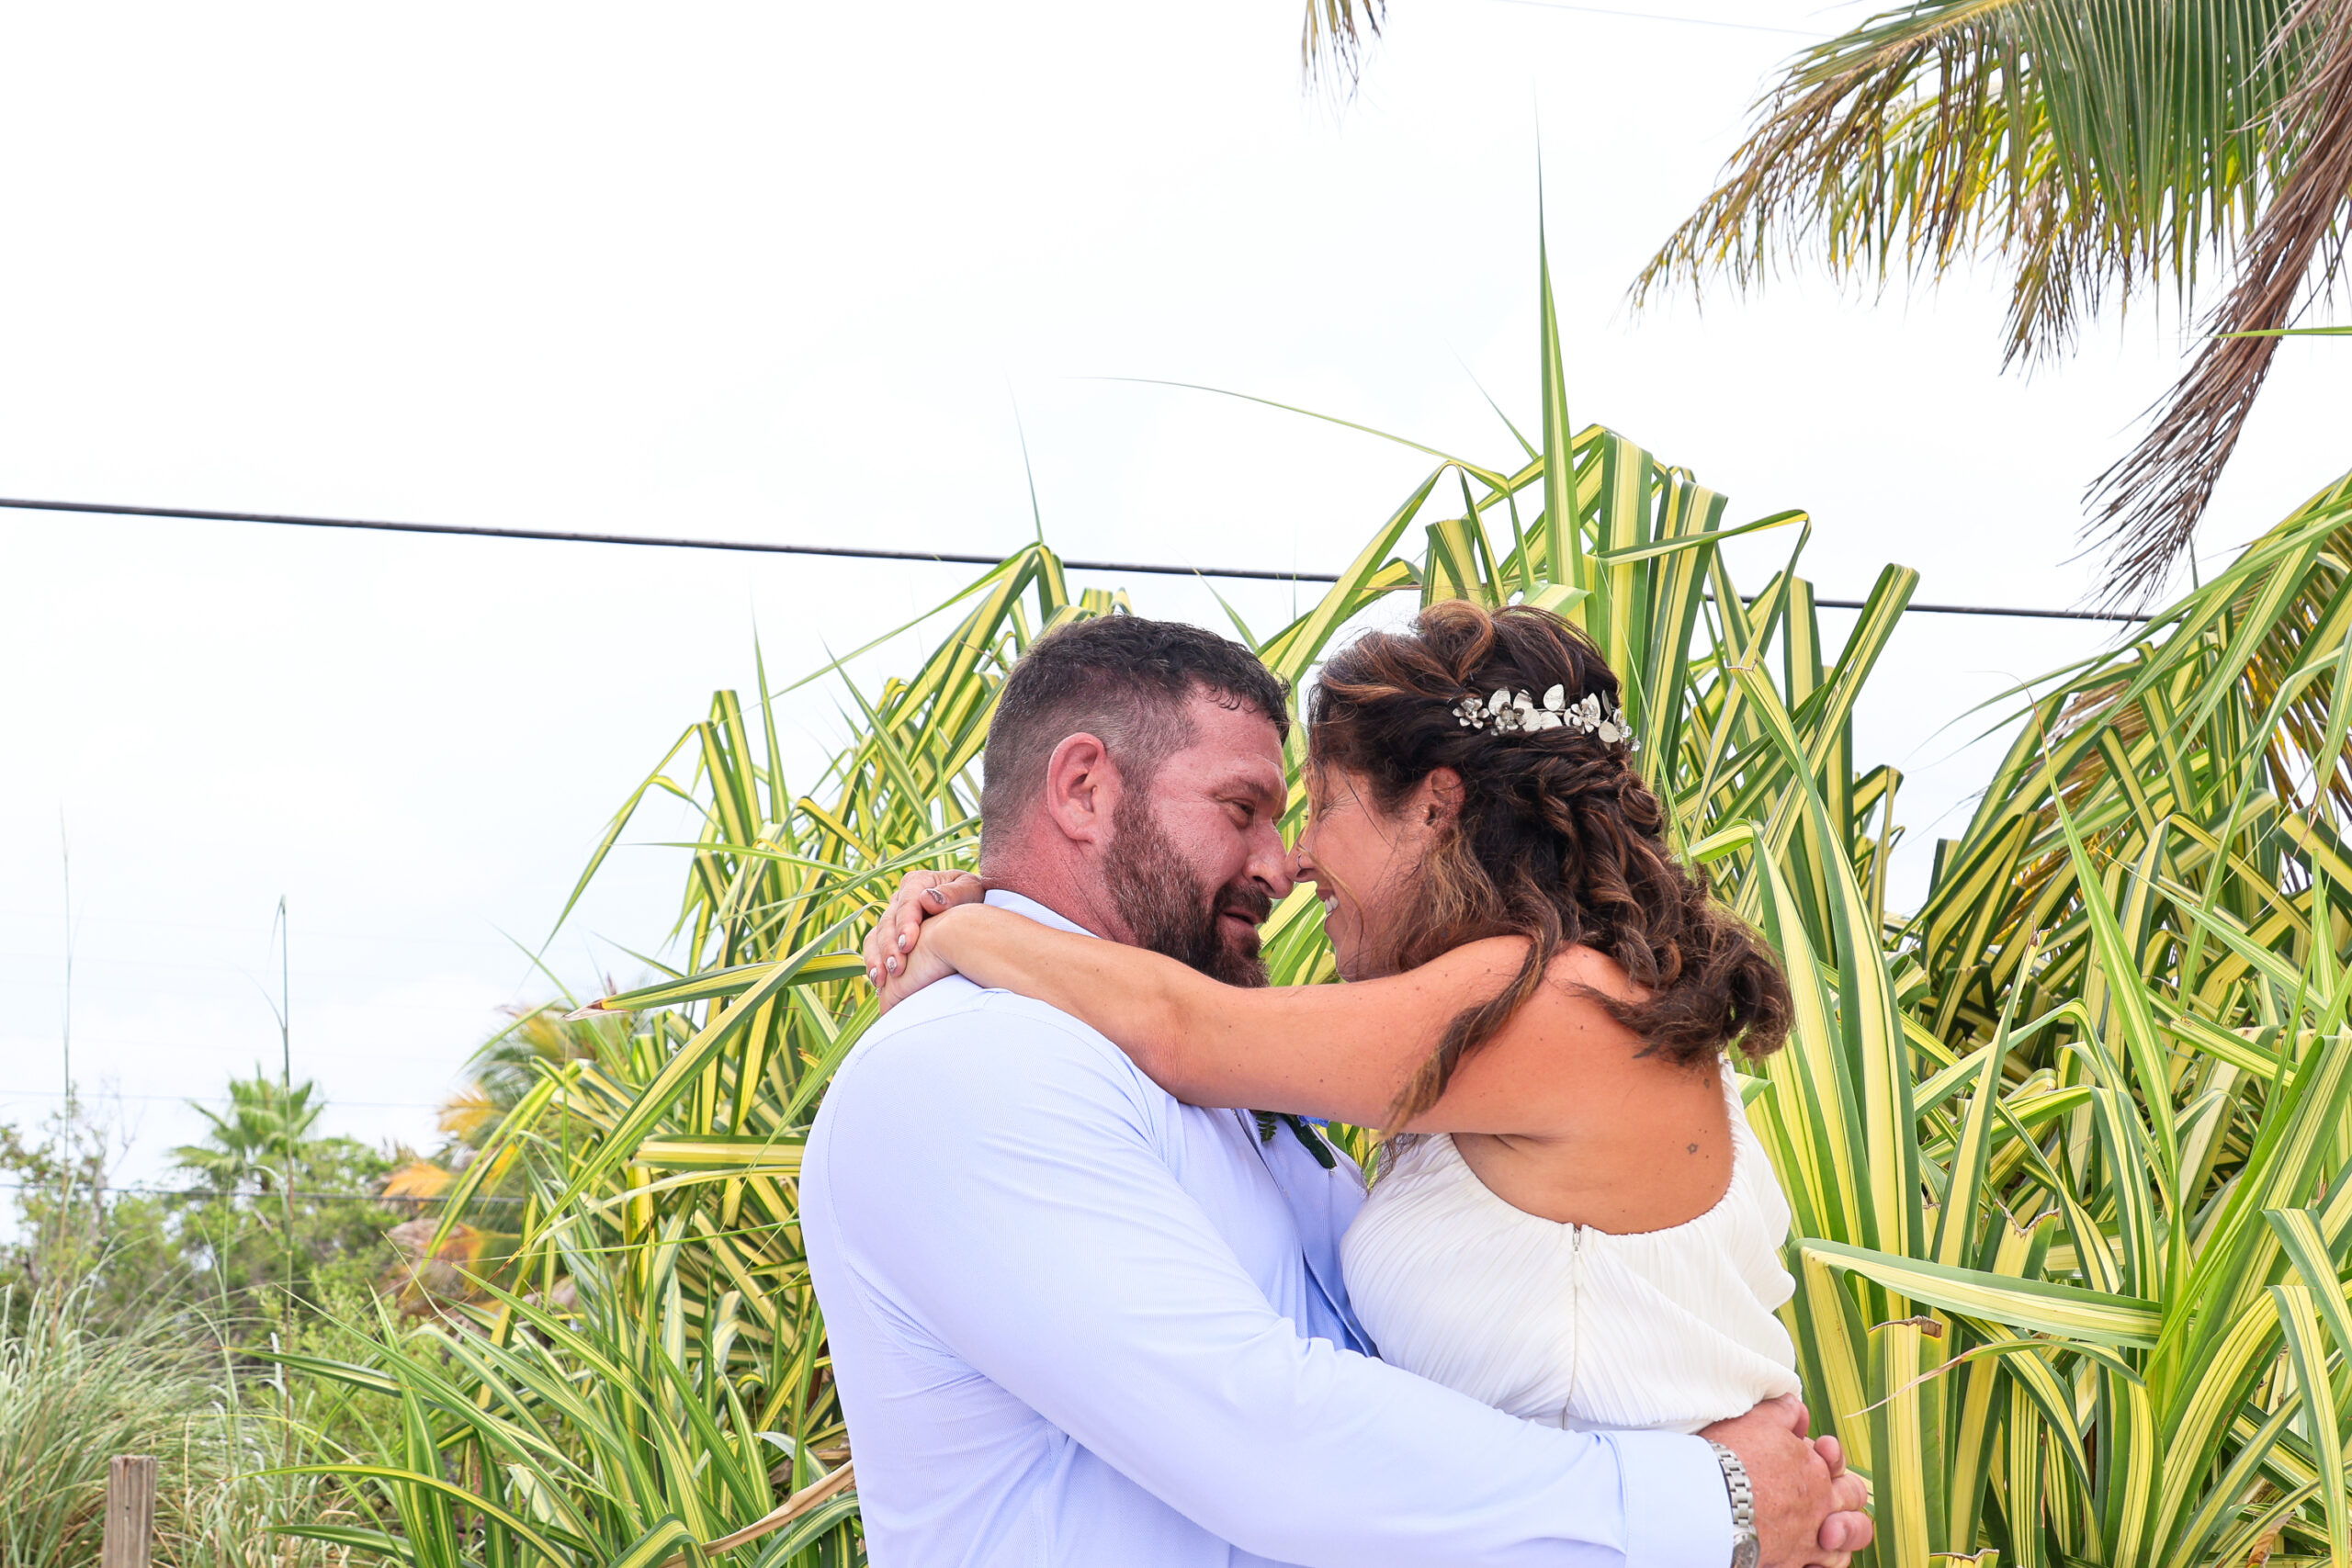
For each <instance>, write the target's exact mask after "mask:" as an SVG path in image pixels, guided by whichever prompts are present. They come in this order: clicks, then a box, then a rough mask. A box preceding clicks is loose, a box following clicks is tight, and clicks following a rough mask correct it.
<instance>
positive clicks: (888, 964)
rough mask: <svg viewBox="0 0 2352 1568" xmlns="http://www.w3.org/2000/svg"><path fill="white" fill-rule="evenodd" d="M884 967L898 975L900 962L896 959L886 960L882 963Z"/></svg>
mask: <svg viewBox="0 0 2352 1568" xmlns="http://www.w3.org/2000/svg"><path fill="white" fill-rule="evenodd" d="M882 967H883V968H885V969H888V971H889V972H890V973H891V974H893V975H896V974H897V973H898V972H899V961H898V960H897V959H895V958H886V959H884V960H883V961H882Z"/></svg>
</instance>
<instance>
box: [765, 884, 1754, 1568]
mask: <svg viewBox="0 0 2352 1568" xmlns="http://www.w3.org/2000/svg"><path fill="white" fill-rule="evenodd" d="M989 902H990V903H992V904H997V905H1001V906H1003V907H1005V908H1012V909H1017V910H1019V911H1020V912H1021V913H1023V914H1025V915H1028V916H1030V917H1031V918H1032V919H1038V920H1042V921H1045V922H1046V923H1047V924H1050V925H1054V926H1057V927H1060V928H1061V929H1063V930H1066V931H1077V930H1078V929H1079V928H1078V927H1076V926H1074V925H1072V924H1070V922H1069V921H1068V920H1066V919H1061V918H1060V917H1059V916H1057V915H1056V914H1054V913H1053V912H1052V911H1051V910H1049V909H1047V908H1045V907H1044V906H1042V905H1040V904H1037V903H1035V902H1034V901H1033V900H1030V899H1027V898H1023V897H1020V896H1018V895H1016V894H1008V893H991V894H990V895H989ZM1362 1201H1363V1183H1362V1179H1361V1178H1360V1177H1359V1176H1358V1175H1357V1173H1356V1171H1355V1170H1354V1168H1352V1167H1351V1166H1349V1165H1348V1164H1346V1163H1345V1161H1344V1160H1343V1161H1342V1162H1341V1164H1340V1168H1339V1169H1338V1170H1336V1171H1325V1170H1323V1169H1322V1168H1319V1167H1318V1166H1317V1164H1316V1163H1315V1162H1314V1160H1313V1159H1312V1158H1311V1157H1310V1156H1308V1154H1307V1152H1306V1149H1305V1148H1303V1147H1302V1146H1301V1145H1299V1143H1298V1141H1297V1140H1296V1139H1295V1138H1294V1137H1292V1136H1291V1134H1290V1133H1289V1132H1288V1131H1287V1130H1286V1129H1285V1130H1283V1131H1282V1132H1279V1133H1277V1134H1276V1135H1275V1136H1274V1138H1273V1140H1272V1142H1271V1143H1264V1142H1261V1141H1260V1139H1259V1137H1258V1134H1257V1131H1256V1129H1255V1127H1254V1126H1253V1125H1252V1124H1251V1120H1250V1116H1249V1114H1248V1113H1247V1112H1246V1111H1204V1110H1201V1109H1199V1108H1197V1107H1193V1106H1187V1105H1183V1104H1180V1103H1179V1102H1178V1101H1177V1100H1174V1099H1173V1098H1171V1097H1170V1095H1168V1094H1167V1093H1166V1092H1165V1091H1164V1090H1162V1089H1160V1088H1159V1086H1158V1085H1156V1084H1154V1083H1153V1082H1152V1081H1151V1080H1150V1079H1149V1078H1148V1077H1144V1075H1143V1074H1142V1073H1140V1072H1138V1071H1137V1070H1136V1067H1135V1065H1134V1064H1133V1063H1131V1062H1130V1061H1128V1060H1127V1058H1126V1056H1125V1055H1124V1054H1123V1053H1121V1052H1120V1050H1119V1049H1118V1048H1117V1047H1116V1046H1114V1045H1113V1044H1112V1043H1110V1041H1108V1040H1107V1039H1105V1038H1104V1037H1103V1035H1101V1034H1099V1033H1097V1032H1095V1031H1094V1030H1092V1029H1090V1028H1088V1027H1087V1026H1086V1025H1085V1024H1083V1023H1080V1021H1077V1020H1076V1019H1074V1018H1072V1017H1070V1016H1069V1014H1067V1013H1064V1012H1059V1011H1057V1010H1054V1009H1052V1008H1049V1007H1046V1006H1045V1005H1044V1004H1043V1003H1040V1002H1035V1001H1032V1000H1030V999H1028V998H1023V997H1017V996H1013V995H1012V994H1011V993H1009V992H1005V991H987V990H982V989H981V988H979V987H977V986H975V985H973V984H971V983H970V982H969V981H967V980H965V979H963V978H962V977H961V976H957V977H956V978H952V979H949V980H944V981H942V982H940V983H939V984H937V985H934V986H932V987H930V988H928V989H927V990H924V991H923V992H922V993H921V994H920V995H918V996H916V997H915V998H912V999H911V1000H910V1001H908V1002H906V1003H905V1004H903V1005H901V1006H900V1007H899V1008H896V1009H894V1010H892V1011H891V1013H890V1015H889V1016H888V1018H887V1019H885V1020H883V1021H881V1022H880V1023H878V1024H876V1026H875V1027H874V1028H873V1029H872V1030H871V1031H869V1032H867V1034H866V1036H865V1039H863V1040H861V1041H860V1042H859V1043H858V1044H857V1046H856V1048H855V1049H854V1050H853V1051H852V1052H851V1053H850V1055H849V1059H848V1060H847V1061H846V1062H844V1063H843V1064H842V1067H841V1069H840V1071H839V1073H838V1075H837V1076H836V1077H835V1078H834V1080H833V1083H832V1086H831V1089H829V1091H828V1092H827V1095H826V1098H825V1104H824V1108H823V1110H822V1111H821V1112H820V1114H819V1116H818V1118H817V1124H816V1126H815V1128H814V1129H813V1130H812V1132H811V1134H810V1136H809V1146H808V1149H807V1151H806V1156H805V1159H804V1163H803V1166H802V1175H801V1203H802V1210H801V1228H802V1233H803V1235H804V1236H805V1238H806V1241H807V1245H808V1248H809V1269H810V1271H811V1273H812V1274H813V1276H814V1278H815V1280H816V1286H817V1294H818V1298H819V1300H820V1303H822V1305H823V1307H824V1311H825V1324H826V1328H827V1332H828V1333H829V1335H830V1336H831V1345H832V1357H833V1371H834V1375H835V1377H836V1378H837V1379H838V1381H839V1383H840V1388H841V1396H842V1409H843V1410H844V1411H845V1412H846V1413H847V1416H848V1418H849V1430H850V1441H851V1446H852V1449H853V1450H854V1453H855V1456H856V1460H857V1480H858V1495H859V1499H860V1501H861V1503H862V1505H863V1507H864V1512H865V1532H866V1540H867V1545H868V1549H869V1551H870V1553H871V1556H872V1560H873V1562H874V1563H875V1564H876V1568H982V1565H986V1568H1000V1565H1012V1564H1020V1565H1023V1568H1030V1565H1040V1568H1042V1565H1047V1564H1051V1565H1055V1568H1210V1565H1212V1564H1215V1565H1217V1568H1232V1565H1238V1564H1259V1563H1292V1564H1306V1565H1319V1564H1329V1565H1331V1568H1341V1565H1343V1564H1344V1565H1346V1568H1376V1565H1383V1564H1395V1565H1397V1568H1408V1565H1409V1568H1419V1565H1423V1564H1427V1565H1429V1568H1439V1565H1442V1568H1505V1565H1513V1568H1516V1565H1521V1564H1525V1565H1530V1568H1532V1565H1534V1564H1603V1563H1607V1564H1614V1563H1621V1562H1622V1563H1630V1564H1633V1565H1634V1568H1724V1565H1725V1564H1727V1563H1728V1562H1730V1561H1731V1510H1730V1505H1729V1502H1728V1501H1727V1499H1726V1497H1725V1495H1724V1483H1723V1476H1722V1473H1721V1472H1720V1471H1719V1470H1718V1468H1717V1466H1716V1464H1715V1461H1714V1459H1713V1454H1712V1453H1711V1452H1710V1450H1708V1448H1707V1446H1706V1445H1705V1444H1704V1443H1703V1442H1702V1441H1700V1440H1699V1439H1698V1438H1689V1437H1682V1436H1679V1435H1674V1434H1668V1433H1654V1432H1618V1433H1600V1434H1595V1433H1582V1432H1568V1431H1562V1430H1559V1429H1557V1428H1555V1427H1539V1426H1535V1425H1532V1424H1530V1423H1527V1422H1523V1421H1520V1420H1517V1419H1515V1418H1513V1417H1511V1416H1505V1415H1503V1414H1502V1413H1501V1412H1499V1411H1497V1410H1494V1409H1491V1408H1489V1407H1488V1406H1487V1405H1484V1404H1478V1403H1476V1401H1474V1400H1471V1399H1468V1398H1466V1397H1464V1396H1463V1395H1461V1394H1458V1393H1453V1391H1452V1390H1450V1389H1445V1388H1441V1387H1439V1386H1438V1385H1437V1384H1435V1383H1432V1382H1425V1381H1423V1380H1422V1379H1420V1378H1417V1377H1414V1376H1413V1375H1411V1374H1410V1373H1408V1372H1405V1371H1399V1370H1398V1369H1397V1368H1395V1367H1390V1366H1386V1365H1385V1364H1383V1363H1382V1362H1380V1361H1378V1360H1376V1359H1374V1358H1373V1357H1372V1356H1371V1355H1370V1354H1368V1353H1367V1352H1368V1351H1369V1350H1370V1346H1369V1345H1368V1344H1367V1343H1366V1342H1365V1340H1364V1338H1363V1334H1362V1331H1361V1330H1360V1329H1359V1328H1358V1327H1357V1325H1355V1323H1354V1320H1353V1317H1352V1315H1351V1314H1350V1312H1349V1310H1348V1305H1347V1293H1346V1289H1345V1287H1344V1285H1343V1283H1342V1281H1341V1280H1340V1264H1339V1242H1340V1235H1341V1234H1342V1233H1343V1232H1345V1230H1346V1229H1347V1225H1348V1222H1349V1221H1350V1220H1351V1218H1352V1217H1353V1216H1354V1214H1355V1211H1356V1208H1357V1206H1358V1205H1359V1204H1360V1203H1361V1202H1362Z"/></svg>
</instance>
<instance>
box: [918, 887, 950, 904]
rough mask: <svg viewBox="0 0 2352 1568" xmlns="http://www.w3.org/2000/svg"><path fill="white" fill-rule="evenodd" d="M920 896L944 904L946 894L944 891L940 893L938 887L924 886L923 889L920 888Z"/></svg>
mask: <svg viewBox="0 0 2352 1568" xmlns="http://www.w3.org/2000/svg"><path fill="white" fill-rule="evenodd" d="M922 896H923V897H926V898H928V899H930V900H931V901H932V902H933V903H934V904H944V903H946V902H947V895H946V894H944V893H942V892H941V891H940V890H939V889H938V888H936V887H926V888H924V889H923V890H922Z"/></svg>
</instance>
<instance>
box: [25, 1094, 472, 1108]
mask: <svg viewBox="0 0 2352 1568" xmlns="http://www.w3.org/2000/svg"><path fill="white" fill-rule="evenodd" d="M65 1098H66V1097H65V1095H64V1094H63V1093H62V1092H61V1091H59V1090H57V1089H0V1100H63V1099H65ZM74 1098H75V1099H78V1100H152V1101H154V1102H156V1103H158V1104H161V1103H164V1102H165V1101H169V1102H170V1103H172V1104H174V1105H232V1104H234V1103H235V1101H233V1100H231V1099H230V1098H229V1097H228V1096H226V1095H221V1094H117V1093H109V1092H107V1091H105V1090H97V1091H94V1092H92V1093H89V1094H79V1095H76V1096H74ZM328 1103H329V1104H332V1105H334V1106H335V1107H337V1108H339V1109H342V1110H347V1111H438V1110H440V1109H441V1108H440V1107H439V1106H437V1105H426V1104H424V1103H422V1102H420V1101H417V1100H330V1101H328Z"/></svg>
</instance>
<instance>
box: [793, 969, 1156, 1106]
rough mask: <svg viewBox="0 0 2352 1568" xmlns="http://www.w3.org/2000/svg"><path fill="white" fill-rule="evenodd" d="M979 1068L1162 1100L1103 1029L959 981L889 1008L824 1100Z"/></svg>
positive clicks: (1030, 1000) (996, 1073)
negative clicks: (1078, 1081) (1107, 1085)
mask: <svg viewBox="0 0 2352 1568" xmlns="http://www.w3.org/2000/svg"><path fill="white" fill-rule="evenodd" d="M975 1069H978V1070H979V1071H981V1072H986V1073H990V1074H992V1075H993V1076H997V1077H1014V1078H1018V1079H1020V1080H1021V1081H1023V1082H1025V1083H1028V1084H1031V1085H1035V1084H1037V1083H1038V1082H1040V1081H1041V1080H1051V1079H1054V1078H1057V1077H1064V1078H1066V1077H1070V1076H1073V1075H1075V1076H1080V1077H1088V1078H1096V1077H1108V1078H1109V1079H1110V1080H1111V1081H1113V1082H1114V1083H1116V1084H1118V1085H1119V1086H1120V1087H1122V1088H1124V1089H1138V1088H1139V1089H1142V1090H1144V1091H1147V1092H1148V1094H1150V1095H1151V1096H1154V1097H1159V1096H1160V1095H1161V1093H1162V1091H1161V1090H1160V1089H1159V1086H1158V1085H1156V1084H1154V1083H1152V1082H1151V1080H1150V1079H1149V1078H1147V1077H1144V1076H1143V1074H1142V1073H1141V1072H1140V1071H1139V1070H1138V1069H1137V1068H1136V1066H1135V1064H1134V1063H1133V1062H1131V1061H1129V1060H1128V1059H1127V1055H1126V1053H1125V1052H1124V1051H1121V1050H1120V1049H1119V1048H1118V1046H1116V1045H1114V1044H1113V1043H1111V1041H1110V1040H1109V1039H1108V1038H1106V1037H1105V1036H1104V1035H1103V1034H1102V1033H1101V1032H1099V1031H1097V1030H1095V1029H1093V1028H1091V1027H1090V1026H1089V1025H1087V1024H1086V1023H1084V1022H1081V1021H1080V1020H1078V1019H1076V1018H1073V1017H1072V1016H1070V1015H1069V1013H1066V1012H1064V1011H1062V1010H1060V1009H1058V1008H1054V1007H1049V1006H1047V1005H1046V1003H1044V1002H1041V1001H1037V1000H1035V998H1030V997H1023V996H1018V995H1015V994H1014V993H1012V992H1011V991H992V990H987V989H983V988H982V987H978V986H976V985H974V984H973V983H972V982H971V981H969V980H967V979H966V978H965V977H964V976H961V975H953V976H948V977H947V978H946V979H944V980H940V981H937V982H935V983H933V985H930V986H928V987H924V988H923V989H922V991H921V992H919V993H918V994H917V995H915V996H913V997H911V998H908V999H907V1000H906V1001H904V1002H901V1003H899V1005H898V1006H897V1007H895V1008H893V1009H891V1010H890V1011H889V1013H888V1016H887V1017H885V1018H883V1019H882V1020H881V1021H878V1022H876V1024H875V1025H874V1026H873V1027H872V1028H870V1029H868V1030H867V1031H866V1032H865V1036H864V1038H862V1039H860V1040H859V1041H858V1043H857V1044H856V1045H855V1046H854V1047H853V1048H852V1049H851V1051H850V1054H849V1055H848V1056H847V1057H846V1058H845V1059H844V1060H843V1061H842V1065H841V1066H840V1067H839V1069H837V1070H836V1072H835V1073H834V1075H833V1082H832V1083H831V1086H829V1088H828V1089H827V1091H826V1098H827V1100H832V1099H834V1098H835V1097H837V1096H842V1095H843V1094H844V1093H845V1092H846V1093H849V1094H853V1095H854V1094H862V1093H864V1092H865V1091H866V1090H867V1089H868V1088H871V1089H875V1090H877V1091H884V1090H885V1085H886V1084H888V1085H889V1086H890V1087H891V1088H892V1089H897V1088H899V1087H902V1086H903V1085H904V1083H905V1081H906V1080H908V1079H910V1078H912V1079H917V1080H922V1081H933V1082H936V1081H952V1080H956V1079H965V1080H967V1081H968V1075H970V1074H971V1073H972V1072H973V1071H974V1070H975Z"/></svg>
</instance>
